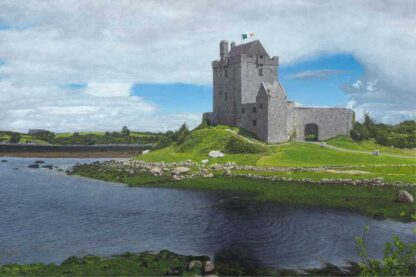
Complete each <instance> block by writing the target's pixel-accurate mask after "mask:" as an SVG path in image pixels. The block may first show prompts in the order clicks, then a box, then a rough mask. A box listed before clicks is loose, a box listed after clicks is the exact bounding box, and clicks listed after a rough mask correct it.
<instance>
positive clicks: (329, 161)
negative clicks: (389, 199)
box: [256, 142, 416, 167]
mask: <svg viewBox="0 0 416 277" xmlns="http://www.w3.org/2000/svg"><path fill="white" fill-rule="evenodd" d="M373 164H386V165H387V164H388V165H391V164H416V160H415V159H410V158H400V157H390V156H383V155H382V156H373V155H370V154H367V153H351V152H342V151H337V150H334V149H330V148H325V147H320V146H319V145H317V144H310V143H301V142H295V143H288V144H285V145H282V146H277V147H274V153H273V154H271V155H267V156H264V157H262V158H261V159H259V160H258V161H257V163H256V165H258V166H302V167H314V166H324V165H327V166H338V165H342V166H346V165H373Z"/></svg>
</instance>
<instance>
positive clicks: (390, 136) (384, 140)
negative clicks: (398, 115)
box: [350, 113, 416, 148]
mask: <svg viewBox="0 0 416 277" xmlns="http://www.w3.org/2000/svg"><path fill="white" fill-rule="evenodd" d="M350 135H351V138H352V139H353V140H355V141H361V140H367V139H372V140H374V141H375V142H376V143H378V144H380V145H385V146H394V147H398V148H415V147H416V121H415V120H407V121H403V122H400V123H399V124H396V125H389V124H383V123H376V122H375V121H374V120H373V119H372V118H371V117H370V115H369V113H365V114H364V122H363V123H360V122H355V123H354V128H353V129H352V130H351V132H350Z"/></svg>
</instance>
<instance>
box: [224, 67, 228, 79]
mask: <svg viewBox="0 0 416 277" xmlns="http://www.w3.org/2000/svg"><path fill="white" fill-rule="evenodd" d="M224 74H225V78H228V70H227V69H225V71H224Z"/></svg>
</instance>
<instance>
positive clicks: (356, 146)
mask: <svg viewBox="0 0 416 277" xmlns="http://www.w3.org/2000/svg"><path fill="white" fill-rule="evenodd" d="M326 143H328V144H329V145H333V146H336V147H340V148H345V149H350V150H359V151H373V150H380V152H381V153H382V154H383V153H387V154H395V155H403V156H409V157H416V149H401V148H396V147H389V146H383V145H379V144H377V143H375V142H373V141H371V140H364V141H360V142H354V141H353V140H352V139H351V138H350V137H347V136H338V137H335V138H332V139H329V140H327V141H326Z"/></svg>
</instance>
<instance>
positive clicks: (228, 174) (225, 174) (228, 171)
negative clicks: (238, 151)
mask: <svg viewBox="0 0 416 277" xmlns="http://www.w3.org/2000/svg"><path fill="white" fill-rule="evenodd" d="M224 176H231V170H230V169H229V168H225V169H224Z"/></svg>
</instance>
